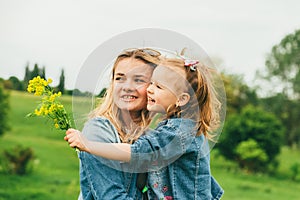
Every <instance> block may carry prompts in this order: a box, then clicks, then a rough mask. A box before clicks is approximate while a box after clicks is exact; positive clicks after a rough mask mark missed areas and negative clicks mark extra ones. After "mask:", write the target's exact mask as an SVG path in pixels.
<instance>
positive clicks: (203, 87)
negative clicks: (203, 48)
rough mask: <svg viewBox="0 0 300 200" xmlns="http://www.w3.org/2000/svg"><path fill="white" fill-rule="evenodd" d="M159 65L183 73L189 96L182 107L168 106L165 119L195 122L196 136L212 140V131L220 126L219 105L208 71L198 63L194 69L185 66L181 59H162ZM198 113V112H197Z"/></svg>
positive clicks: (208, 69)
mask: <svg viewBox="0 0 300 200" xmlns="http://www.w3.org/2000/svg"><path fill="white" fill-rule="evenodd" d="M160 65H162V66H166V67H169V68H179V69H182V70H180V71H182V72H185V75H184V77H185V78H186V81H187V82H186V83H187V88H188V91H187V93H188V94H189V95H190V100H189V102H188V103H187V104H186V105H184V106H181V107H179V106H177V105H176V104H174V105H170V106H169V108H168V109H167V118H170V117H172V116H175V117H184V118H189V119H193V120H194V121H196V124H197V125H196V128H197V134H196V135H197V136H198V135H201V134H204V136H205V137H207V138H208V139H210V140H213V134H212V131H213V130H215V129H216V128H218V126H219V124H220V114H219V111H220V109H221V103H220V101H219V100H218V99H217V95H216V91H215V89H214V87H213V85H212V80H211V79H212V78H213V77H211V74H210V70H213V69H210V68H208V67H207V66H205V65H203V64H201V63H198V64H197V65H195V68H192V67H190V66H185V61H184V60H183V59H181V58H164V59H162V60H161V62H160ZM197 111H199V112H197Z"/></svg>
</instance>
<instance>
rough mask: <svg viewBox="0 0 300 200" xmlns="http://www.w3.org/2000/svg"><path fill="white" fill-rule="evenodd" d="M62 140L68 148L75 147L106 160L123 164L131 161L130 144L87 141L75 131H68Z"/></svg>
mask: <svg viewBox="0 0 300 200" xmlns="http://www.w3.org/2000/svg"><path fill="white" fill-rule="evenodd" d="M64 140H66V141H68V143H69V144H70V147H73V148H74V147H77V148H78V149H79V150H81V151H86V152H88V153H91V154H94V155H96V156H100V157H103V158H106V159H110V160H119V161H124V162H129V161H130V159H131V148H130V144H126V143H103V142H94V141H89V140H87V139H86V138H85V137H84V135H83V134H82V133H81V132H80V131H78V130H75V129H68V130H67V131H66V136H65V137H64Z"/></svg>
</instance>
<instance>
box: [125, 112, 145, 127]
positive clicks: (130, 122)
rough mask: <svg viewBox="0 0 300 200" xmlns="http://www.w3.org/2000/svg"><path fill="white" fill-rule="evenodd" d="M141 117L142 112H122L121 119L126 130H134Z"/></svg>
mask: <svg viewBox="0 0 300 200" xmlns="http://www.w3.org/2000/svg"><path fill="white" fill-rule="evenodd" d="M140 117H141V111H132V112H130V111H127V110H121V119H122V122H123V123H124V125H125V127H126V128H132V127H133V126H134V124H136V123H137V122H138V121H139V120H140Z"/></svg>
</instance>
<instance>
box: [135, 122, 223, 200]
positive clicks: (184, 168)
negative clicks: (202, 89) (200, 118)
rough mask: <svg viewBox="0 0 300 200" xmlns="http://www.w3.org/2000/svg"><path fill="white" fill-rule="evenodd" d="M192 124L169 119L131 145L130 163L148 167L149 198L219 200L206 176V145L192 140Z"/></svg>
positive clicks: (219, 193)
mask: <svg viewBox="0 0 300 200" xmlns="http://www.w3.org/2000/svg"><path fill="white" fill-rule="evenodd" d="M194 126H195V123H194V122H193V121H192V120H189V119H182V118H173V119H168V120H165V121H163V122H161V123H160V124H159V125H158V126H157V128H155V130H149V131H148V132H147V134H146V135H145V136H142V137H140V138H139V139H138V140H137V141H136V142H135V143H134V144H133V145H132V146H131V161H130V164H131V165H134V166H136V168H144V167H145V166H148V170H149V171H150V172H149V174H148V184H149V185H148V186H149V199H180V200H183V199H187V200H191V199H197V200H198V199H201V200H203V199H205V200H206V199H220V198H221V196H222V195H223V192H224V191H223V189H222V188H221V187H220V186H219V184H218V183H217V181H216V180H215V179H214V178H213V177H212V175H211V173H210V157H209V146H208V143H207V140H206V139H205V138H204V136H203V135H201V136H197V137H195V134H196V132H195V129H194Z"/></svg>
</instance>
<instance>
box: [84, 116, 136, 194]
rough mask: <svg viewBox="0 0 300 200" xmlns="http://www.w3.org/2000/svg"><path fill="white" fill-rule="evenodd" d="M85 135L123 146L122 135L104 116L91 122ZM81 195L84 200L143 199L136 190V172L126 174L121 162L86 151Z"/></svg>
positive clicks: (93, 139) (88, 137)
mask: <svg viewBox="0 0 300 200" xmlns="http://www.w3.org/2000/svg"><path fill="white" fill-rule="evenodd" d="M82 133H83V134H84V135H85V136H86V138H87V139H88V140H92V141H98V142H107V143H120V139H119V136H118V132H117V131H116V129H115V128H114V126H113V124H112V123H111V122H110V121H109V120H108V119H106V118H104V117H97V118H93V119H90V120H89V121H88V122H86V124H85V125H84V128H83V130H82ZM79 159H80V164H79V167H80V190H81V192H80V195H79V198H78V199H84V200H94V199H95V200H106V199H107V200H111V199H119V200H125V199H130V200H131V199H132V200H133V199H141V192H140V191H138V189H137V187H136V178H137V174H136V173H127V172H123V171H122V170H120V169H122V166H121V163H120V162H118V161H110V160H106V159H104V158H100V157H98V156H94V155H92V154H89V153H86V152H79Z"/></svg>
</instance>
